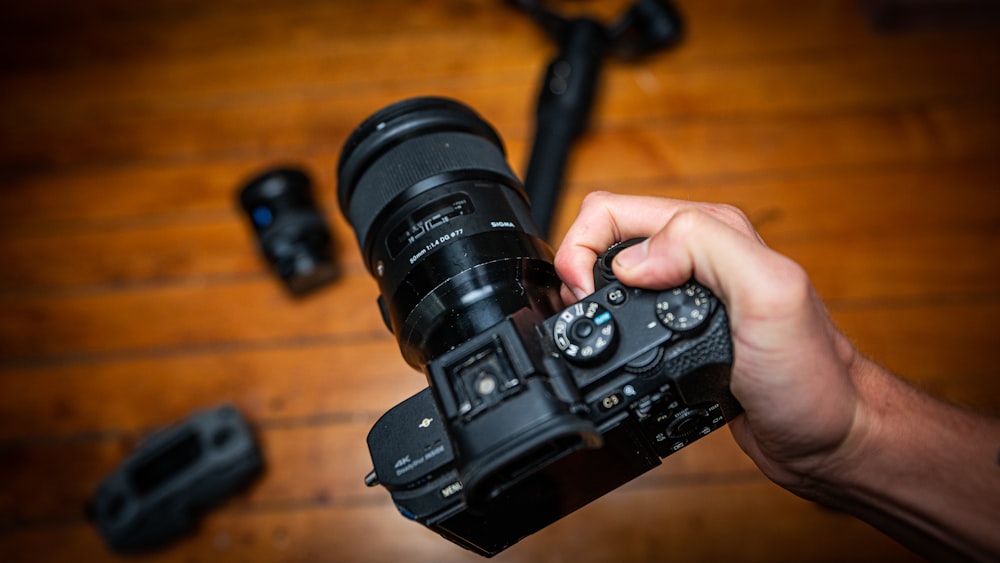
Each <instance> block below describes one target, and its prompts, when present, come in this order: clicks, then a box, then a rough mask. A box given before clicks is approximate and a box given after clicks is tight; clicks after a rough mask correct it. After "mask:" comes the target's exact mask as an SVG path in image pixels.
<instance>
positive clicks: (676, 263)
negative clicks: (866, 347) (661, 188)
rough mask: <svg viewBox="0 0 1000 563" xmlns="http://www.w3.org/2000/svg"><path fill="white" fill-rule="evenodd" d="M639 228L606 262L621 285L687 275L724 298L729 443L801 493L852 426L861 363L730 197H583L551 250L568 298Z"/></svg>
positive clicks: (667, 282)
mask: <svg viewBox="0 0 1000 563" xmlns="http://www.w3.org/2000/svg"><path fill="white" fill-rule="evenodd" d="M633 237H648V238H647V240H646V241H645V242H643V243H640V244H638V245H636V246H634V247H631V248H628V249H626V250H623V251H622V252H620V253H619V254H618V256H617V257H616V259H615V261H614V263H613V267H614V272H615V275H616V276H617V277H618V279H619V280H620V281H621V282H622V283H624V284H626V285H630V286H634V287H643V288H648V289H666V288H670V287H675V286H678V285H681V284H683V283H684V282H685V281H687V280H688V279H690V278H691V277H695V278H696V279H697V280H698V281H699V282H701V283H702V284H703V285H705V286H706V287H708V288H709V289H710V290H711V291H712V292H713V293H715V295H716V296H718V297H719V298H720V299H721V300H722V302H723V303H725V304H726V307H727V310H728V313H729V318H730V325H731V331H732V338H733V348H734V363H733V370H732V379H731V389H732V392H733V395H734V396H735V397H736V398H737V399H738V400H739V401H740V403H741V404H742V405H743V408H744V410H745V414H744V415H741V416H740V417H737V418H736V419H735V420H733V421H732V424H731V426H730V427H731V429H732V432H733V435H734V437H735V438H736V441H737V442H738V443H739V445H740V446H741V447H742V448H743V450H744V451H746V452H747V454H749V455H750V457H751V458H752V459H753V461H754V462H755V463H756V464H757V465H758V466H759V467H760V468H761V469H762V470H763V471H764V473H765V474H766V475H768V476H769V477H770V478H771V479H773V480H774V481H776V482H778V483H779V484H781V485H783V486H785V487H788V488H790V489H793V490H795V491H796V492H799V493H800V494H804V495H807V496H809V491H808V486H809V485H808V483H809V482H811V479H810V477H811V476H812V475H813V474H814V473H815V472H816V471H817V470H818V469H819V468H824V469H830V468H831V467H832V466H835V465H836V463H837V461H838V460H839V459H841V458H844V457H846V456H845V453H846V451H845V450H846V449H849V448H851V447H852V445H853V440H852V439H851V438H852V436H854V435H855V433H856V432H857V430H858V423H859V414H861V413H860V412H859V408H858V407H859V404H860V403H859V400H858V394H857V391H856V389H855V385H854V382H853V379H852V372H854V371H858V368H859V367H862V366H863V365H864V363H865V360H864V359H863V358H861V357H860V356H859V355H858V354H856V353H855V351H854V348H853V347H852V346H851V345H850V344H849V343H848V341H847V340H846V338H844V337H843V336H842V335H841V333H840V332H839V331H838V330H837V329H836V328H835V327H834V325H833V323H832V321H831V320H830V318H829V316H828V315H827V313H826V310H825V308H824V306H823V304H822V303H821V302H820V300H819V298H818V297H817V295H816V293H815V292H814V291H813V288H812V285H811V284H810V282H809V279H808V277H807V276H806V274H805V272H804V271H803V270H802V268H800V267H799V266H798V265H797V264H795V263H794V262H792V261H791V260H789V259H788V258H786V257H784V256H782V255H780V254H778V253H776V252H774V251H772V250H770V249H768V248H767V246H765V245H764V243H763V241H762V240H761V239H760V237H759V236H758V235H757V233H756V232H755V231H754V229H753V227H752V225H751V224H750V221H749V220H748V219H747V217H746V216H745V215H744V214H743V213H741V212H740V211H739V210H737V209H736V208H734V207H732V206H727V205H717V204H705V203H692V202H686V201H679V200H671V199H664V198H649V197H637V196H621V195H614V194H609V193H603V192H595V193H593V194H591V195H589V196H588V197H587V198H586V200H585V201H584V203H583V206H582V208H581V210H580V214H579V217H578V218H577V220H576V222H575V223H574V224H573V226H572V227H570V229H569V231H568V232H567V234H566V237H565V239H564V240H563V244H562V246H561V247H560V249H559V251H558V253H557V254H556V258H555V265H556V270H557V271H558V273H559V275H560V277H561V278H562V279H563V281H564V283H565V286H564V288H563V298H564V300H566V302H567V303H569V302H573V301H576V300H577V299H579V298H581V297H583V296H585V295H587V294H589V293H591V292H592V291H593V289H594V287H593V280H592V277H591V276H592V266H593V264H594V260H595V259H596V257H597V255H598V254H600V253H602V252H604V251H605V250H606V249H607V248H608V247H609V246H611V245H612V244H613V243H615V242H618V241H622V240H627V239H630V238H633Z"/></svg>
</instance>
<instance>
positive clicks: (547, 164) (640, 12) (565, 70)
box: [513, 0, 683, 235]
mask: <svg viewBox="0 0 1000 563" xmlns="http://www.w3.org/2000/svg"><path fill="white" fill-rule="evenodd" d="M513 3H514V4H515V5H517V6H518V7H519V8H521V9H522V10H524V11H526V12H527V13H528V14H530V15H531V16H532V17H533V18H534V19H535V20H536V21H537V22H538V23H539V24H540V25H541V26H542V28H543V29H545V31H547V32H548V33H549V35H551V36H552V38H553V39H554V40H555V41H556V43H557V44H558V45H559V53H558V54H557V55H556V57H555V58H554V59H553V60H552V61H551V62H550V63H549V65H548V67H547V69H546V71H545V76H544V77H543V78H542V85H541V89H540V92H539V96H538V105H537V108H536V118H535V119H536V127H535V142H534V145H533V147H532V151H531V158H530V160H529V163H528V172H527V174H526V175H525V180H524V185H525V190H526V192H527V195H528V199H529V201H531V207H532V210H533V211H534V216H535V220H536V221H537V222H538V224H539V225H540V226H541V227H542V232H543V233H545V234H546V235H547V234H548V233H549V230H550V226H551V222H552V216H553V214H554V212H555V206H556V202H557V200H558V197H559V192H560V189H561V187H562V183H563V176H564V174H565V169H566V160H567V158H568V155H569V149H570V146H571V145H572V143H573V141H574V140H575V139H576V138H577V137H578V136H579V135H580V133H582V132H583V130H584V128H585V127H586V123H587V117H588V115H589V114H590V110H591V107H592V106H593V101H594V95H595V90H596V88H597V80H598V77H599V75H600V69H601V64H602V63H603V61H604V59H605V57H606V56H607V55H613V56H615V57H618V58H621V59H624V60H635V59H638V58H641V57H643V56H645V55H648V54H650V53H653V52H655V51H657V50H660V49H664V48H666V47H670V46H672V45H675V44H676V43H678V42H679V41H680V38H681V32H682V27H683V26H682V21H681V17H680V14H679V13H678V11H677V10H676V9H675V8H674V7H673V5H671V4H669V3H668V2H666V1H665V0H639V1H638V2H636V3H635V5H633V6H632V7H631V8H629V9H628V10H627V11H626V12H625V13H624V14H622V16H621V17H620V18H619V19H618V20H616V21H615V22H613V23H612V24H610V25H609V26H605V25H604V24H602V23H600V22H598V21H596V20H594V19H592V18H589V17H586V16H584V17H575V18H569V17H565V16H563V15H560V14H558V13H556V12H554V11H552V10H550V9H548V8H546V7H544V6H543V5H542V2H539V1H537V0H513Z"/></svg>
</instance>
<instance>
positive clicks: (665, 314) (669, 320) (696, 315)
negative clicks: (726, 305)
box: [656, 282, 714, 331]
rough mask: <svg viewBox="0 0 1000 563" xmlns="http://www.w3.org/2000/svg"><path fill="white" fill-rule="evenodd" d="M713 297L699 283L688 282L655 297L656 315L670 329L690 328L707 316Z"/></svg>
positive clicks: (681, 329) (699, 323)
mask: <svg viewBox="0 0 1000 563" xmlns="http://www.w3.org/2000/svg"><path fill="white" fill-rule="evenodd" d="M713 299H714V297H713V296H712V294H711V293H709V291H708V290H707V289H705V288H704V287H702V286H701V285H699V284H697V283H694V282H688V283H686V284H684V285H682V286H680V287H675V288H674V289H668V290H666V291H664V292H662V293H660V295H658V296H657V298H656V316H657V317H658V318H659V319H660V322H661V323H663V325H664V326H666V327H667V328H669V329H671V330H676V331H685V330H691V329H694V328H696V327H698V326H699V325H701V323H703V322H705V319H707V318H708V315H709V312H710V311H711V309H712V300H713Z"/></svg>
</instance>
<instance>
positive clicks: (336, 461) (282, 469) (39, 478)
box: [0, 417, 759, 530]
mask: <svg viewBox="0 0 1000 563" xmlns="http://www.w3.org/2000/svg"><path fill="white" fill-rule="evenodd" d="M316 418H319V417H316ZM373 422H374V421H373V420H368V419H366V418H365V417H354V419H350V418H345V419H344V420H342V421H340V422H337V421H336V420H334V421H332V422H331V421H319V422H316V423H313V421H310V420H289V421H270V422H268V421H263V422H262V423H260V424H258V433H257V434H258V439H259V442H260V445H261V449H262V452H263V454H264V456H265V461H266V464H267V469H266V473H265V474H264V475H263V477H262V478H261V479H260V480H259V481H258V482H257V483H256V484H255V485H254V486H253V487H252V489H251V490H250V491H248V492H247V493H246V494H244V495H242V496H241V498H240V499H239V500H238V501H236V502H235V504H236V508H237V509H239V510H267V509H269V508H272V507H276V506H324V505H329V504H336V505H351V504H357V503H375V502H382V501H384V500H385V499H387V498H388V493H387V492H386V491H385V490H384V489H382V488H381V487H376V488H369V487H366V486H365V485H364V483H363V479H364V476H365V475H366V474H367V473H368V472H369V471H370V470H371V468H372V466H371V460H370V458H369V454H368V448H367V446H366V442H365V437H366V436H367V434H368V430H369V429H370V427H371V424H372V423H373ZM139 436H140V434H138V433H118V434H105V435H101V436H97V437H95V438H94V439H67V440H62V441H49V442H35V443H18V444H9V445H6V446H3V447H2V448H0V461H3V466H2V468H0V476H2V477H3V478H4V480H5V482H6V483H9V485H10V486H9V487H8V490H9V491H10V492H9V494H7V495H4V497H0V530H3V529H6V528H10V527H29V526H42V525H47V524H50V523H53V522H61V521H69V520H74V519H77V518H80V517H81V516H82V513H81V507H83V506H84V504H85V503H86V502H87V500H88V499H89V498H90V496H91V495H92V494H93V492H94V490H95V489H96V487H97V485H98V484H99V483H100V481H101V480H102V479H103V478H104V477H105V476H106V475H108V474H109V473H111V471H113V469H114V468H115V467H116V466H117V464H118V463H120V462H121V461H122V460H123V459H124V457H125V455H126V453H127V452H129V451H132V449H133V448H134V447H135V444H136V443H137V439H138V437H139ZM66 459H72V460H74V462H73V463H71V464H67V463H62V462H61V460H66ZM652 473H655V477H653V478H652V480H646V483H647V484H646V487H647V488H663V487H676V486H678V485H679V484H681V483H701V482H713V481H717V480H731V479H737V480H739V479H742V480H747V479H750V480H753V479H756V478H759V477H758V471H757V469H756V468H755V467H754V465H753V463H752V462H751V461H750V460H749V458H747V457H746V456H745V455H744V454H743V452H742V451H741V450H740V449H739V447H737V446H736V444H735V442H734V441H733V439H732V437H731V435H730V433H729V432H728V431H727V430H721V431H719V432H715V433H713V434H711V435H709V436H707V437H705V438H703V439H702V440H700V441H699V442H698V443H697V444H694V445H693V446H692V447H689V448H686V449H684V450H682V451H680V452H678V453H677V454H674V455H672V456H670V457H669V458H667V459H666V460H665V461H664V464H663V466H661V467H658V468H656V469H655V470H653V471H652Z"/></svg>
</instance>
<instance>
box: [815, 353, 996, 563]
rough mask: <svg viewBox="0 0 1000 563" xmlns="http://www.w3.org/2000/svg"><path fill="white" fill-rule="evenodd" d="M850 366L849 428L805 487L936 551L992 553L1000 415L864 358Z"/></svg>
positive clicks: (990, 556)
mask: <svg viewBox="0 0 1000 563" xmlns="http://www.w3.org/2000/svg"><path fill="white" fill-rule="evenodd" d="M852 371H853V372H854V373H853V379H854V381H855V385H856V386H857V389H858V391H859V395H860V399H861V400H860V403H859V409H858V413H857V417H856V422H855V428H854V430H853V431H852V433H851V436H850V437H849V438H848V440H847V441H846V442H845V443H844V444H843V447H842V450H841V451H842V452H843V454H844V455H842V456H839V457H838V460H837V461H836V462H831V463H830V464H827V465H826V466H825V467H823V468H822V469H820V470H819V471H818V472H817V473H818V474H817V475H815V476H813V479H810V486H811V487H812V490H811V491H805V492H806V494H807V496H812V497H814V498H816V499H817V500H819V501H821V502H823V503H825V504H829V505H831V506H835V507H838V508H841V509H843V510H846V511H848V512H850V513H852V514H855V515H856V516H858V517H860V518H862V519H864V520H866V521H868V522H869V523H870V524H872V525H874V526H875V527H877V528H879V529H881V530H883V531H884V532H886V533H888V534H889V535H892V536H893V537H895V538H896V539H897V540H899V541H900V542H901V543H903V544H905V545H908V546H909V547H911V548H912V549H914V550H915V551H917V552H919V553H922V554H924V555H925V556H927V557H929V558H931V559H934V560H937V559H947V560H953V559H960V558H962V559H965V558H967V559H971V560H983V561H985V560H990V561H993V560H996V559H997V558H1000V460H998V455H1000V421H998V420H996V419H990V418H987V417H983V416H980V415H976V414H974V413H971V412H968V411H966V410H963V409H960V408H957V407H954V406H952V405H948V404H946V403H943V402H941V401H938V400H936V399H933V398H931V397H928V396H927V395H925V394H923V393H921V392H919V391H917V390H915V389H913V388H912V387H910V386H908V385H906V384H905V383H903V382H902V381H900V380H898V379H897V378H895V377H894V376H892V375H891V374H889V373H887V372H885V371H884V370H883V369H882V368H880V367H878V366H877V365H875V364H873V363H871V362H869V361H867V360H864V359H859V360H858V361H857V366H856V368H855V369H854V370H852Z"/></svg>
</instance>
